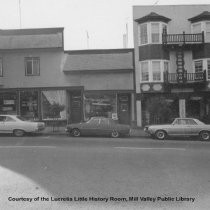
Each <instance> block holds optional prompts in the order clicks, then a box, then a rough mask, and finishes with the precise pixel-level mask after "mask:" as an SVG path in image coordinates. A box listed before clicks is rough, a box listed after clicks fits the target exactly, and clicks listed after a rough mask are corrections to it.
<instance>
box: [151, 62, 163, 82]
mask: <svg viewBox="0 0 210 210" xmlns="http://www.w3.org/2000/svg"><path fill="white" fill-rule="evenodd" d="M152 79H153V81H160V80H161V68H160V61H152Z"/></svg>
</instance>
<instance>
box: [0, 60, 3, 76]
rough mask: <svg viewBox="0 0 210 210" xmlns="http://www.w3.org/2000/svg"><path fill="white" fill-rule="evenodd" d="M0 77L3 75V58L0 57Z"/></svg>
mask: <svg viewBox="0 0 210 210" xmlns="http://www.w3.org/2000/svg"><path fill="white" fill-rule="evenodd" d="M0 77H3V60H2V58H0Z"/></svg>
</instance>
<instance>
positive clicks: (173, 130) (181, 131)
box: [168, 119, 186, 136]
mask: <svg viewBox="0 0 210 210" xmlns="http://www.w3.org/2000/svg"><path fill="white" fill-rule="evenodd" d="M185 131H186V121H185V119H176V120H175V121H174V122H173V123H172V125H171V126H170V127H168V134H169V135H174V136H176V135H177V136H182V135H185Z"/></svg>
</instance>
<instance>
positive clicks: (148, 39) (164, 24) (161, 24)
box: [138, 21, 168, 46]
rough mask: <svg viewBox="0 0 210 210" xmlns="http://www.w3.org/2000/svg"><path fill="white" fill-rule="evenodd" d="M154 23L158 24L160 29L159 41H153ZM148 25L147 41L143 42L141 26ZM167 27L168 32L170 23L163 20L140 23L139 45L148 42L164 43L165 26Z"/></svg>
mask: <svg viewBox="0 0 210 210" xmlns="http://www.w3.org/2000/svg"><path fill="white" fill-rule="evenodd" d="M153 24H158V31H159V33H158V34H159V36H158V42H153V41H152V34H153V33H152V25H153ZM142 25H146V26H147V43H141V26H142ZM164 27H166V31H167V32H168V24H167V23H164V22H161V21H153V22H145V23H141V24H138V44H139V46H143V45H148V44H162V33H163V28H164Z"/></svg>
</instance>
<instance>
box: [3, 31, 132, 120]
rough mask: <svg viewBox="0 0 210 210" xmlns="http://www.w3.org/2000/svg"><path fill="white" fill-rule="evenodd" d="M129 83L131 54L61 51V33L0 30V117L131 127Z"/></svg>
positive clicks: (130, 92)
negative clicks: (98, 120) (104, 121)
mask: <svg viewBox="0 0 210 210" xmlns="http://www.w3.org/2000/svg"><path fill="white" fill-rule="evenodd" d="M133 78H134V50H133V49H116V50H81V51H64V36H63V28H48V29H46V28H45V29H19V30H0V113H4V114H18V115H21V116H23V117H25V118H28V119H35V120H42V121H45V122H47V123H48V122H49V123H50V122H51V121H53V120H55V119H56V120H57V121H60V123H64V124H65V123H67V122H80V121H83V120H87V119H88V118H90V117H92V116H107V117H112V118H113V119H116V120H119V122H120V123H123V124H131V123H132V122H133V121H135V114H134V111H135V108H134V107H135V106H134V105H135V91H134V85H135V84H134V82H133ZM52 110H57V111H56V113H54V114H53V113H52V112H53V111H52Z"/></svg>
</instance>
